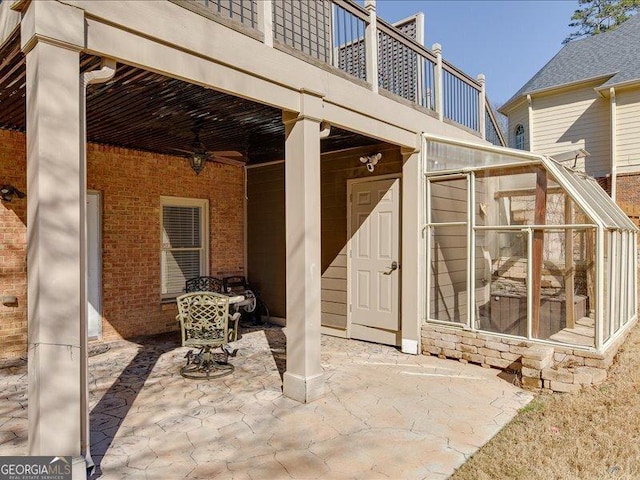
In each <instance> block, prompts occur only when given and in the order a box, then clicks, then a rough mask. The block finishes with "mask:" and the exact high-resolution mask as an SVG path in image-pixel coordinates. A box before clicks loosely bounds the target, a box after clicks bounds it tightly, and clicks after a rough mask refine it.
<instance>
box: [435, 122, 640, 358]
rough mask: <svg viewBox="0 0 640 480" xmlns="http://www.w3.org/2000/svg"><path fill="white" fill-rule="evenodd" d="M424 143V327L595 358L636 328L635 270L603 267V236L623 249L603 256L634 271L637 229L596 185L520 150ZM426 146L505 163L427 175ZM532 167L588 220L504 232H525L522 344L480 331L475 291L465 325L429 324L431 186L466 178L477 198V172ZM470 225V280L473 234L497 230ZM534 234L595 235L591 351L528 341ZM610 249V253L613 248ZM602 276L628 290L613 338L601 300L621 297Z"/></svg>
mask: <svg viewBox="0 0 640 480" xmlns="http://www.w3.org/2000/svg"><path fill="white" fill-rule="evenodd" d="M423 139H424V143H423V147H424V152H425V154H424V159H423V175H424V180H425V182H424V194H425V196H424V203H423V205H424V208H425V214H424V224H423V226H422V231H423V232H424V233H423V237H424V242H423V245H424V251H425V257H426V263H425V265H426V271H425V289H424V291H423V295H424V296H423V300H424V302H423V305H424V307H423V308H424V309H425V315H424V316H423V319H424V321H425V322H426V323H430V324H435V325H438V324H441V325H445V326H451V327H456V328H462V329H469V330H477V331H481V332H483V333H487V334H490V335H495V336H497V337H505V338H514V339H525V340H527V341H534V342H536V343H541V344H549V345H554V346H558V345H560V346H567V345H568V346H569V347H571V348H579V349H581V350H589V351H597V352H602V351H605V350H606V349H608V348H609V347H610V346H611V344H612V343H613V342H616V341H618V339H619V338H620V337H621V335H623V334H624V332H625V331H627V330H628V329H629V328H630V326H631V325H633V324H634V322H635V321H636V320H637V317H638V315H637V306H638V291H637V279H636V276H635V269H634V270H633V271H632V272H631V273H630V272H629V269H626V271H627V274H626V275H625V274H624V272H625V269H624V268H623V266H622V265H620V264H616V265H613V264H611V265H608V264H605V259H604V257H605V236H606V233H607V232H610V233H611V235H612V236H615V235H616V234H617V235H619V238H618V239H617V241H618V242H621V247H622V253H621V254H620V253H619V252H618V250H616V255H611V252H608V253H607V254H608V255H609V258H610V262H613V261H614V260H613V259H617V260H616V261H617V262H621V261H625V264H626V263H627V262H630V265H628V266H630V267H632V268H633V267H636V268H637V265H638V261H639V260H638V256H637V255H636V254H635V246H636V245H637V241H638V233H639V232H640V229H639V228H638V227H637V226H636V225H634V223H633V222H632V221H631V220H630V219H629V218H628V217H627V216H626V215H624V213H623V212H622V211H621V210H620V208H619V207H618V206H617V205H616V204H615V203H613V201H612V200H611V198H610V197H608V196H607V195H606V193H605V192H604V191H600V190H598V189H597V188H596V186H597V183H596V182H595V180H593V179H592V178H589V177H586V176H584V174H581V173H580V172H576V171H573V170H571V169H568V168H566V167H564V166H563V165H561V164H559V163H558V162H556V161H555V160H553V159H552V158H549V157H546V156H543V155H539V154H535V153H531V152H527V151H521V150H516V149H512V148H504V147H496V146H493V145H486V144H475V143H472V142H468V141H465V140H460V139H453V138H447V137H442V136H438V135H431V134H423ZM430 142H434V143H436V144H438V143H439V144H445V145H450V146H456V147H461V148H462V149H467V150H478V151H483V152H486V153H495V154H499V155H501V156H502V157H504V158H501V161H500V162H496V163H494V164H492V165H487V164H485V163H484V161H483V163H482V164H478V165H473V164H468V161H467V158H466V157H464V156H463V157H462V161H461V162H458V163H460V165H455V164H454V165H452V164H450V163H449V162H448V161H447V160H448V159H447V158H445V164H444V165H442V166H440V165H439V164H438V163H439V162H438V161H433V165H434V166H437V167H436V168H433V169H430V166H431V160H432V159H431V158H430V151H431V145H430ZM436 155H440V157H442V154H441V153H439V152H438V150H436ZM449 155H452V154H449ZM440 157H438V156H436V159H438V160H439V159H440ZM464 162H466V163H467V164H463V163H464ZM454 163H455V162H454ZM536 166H537V167H539V168H544V169H545V170H546V171H547V172H548V173H549V174H550V175H551V177H552V178H554V179H555V181H556V182H557V183H558V185H559V186H560V187H561V188H562V189H563V190H564V193H565V195H566V196H567V198H569V199H571V200H572V201H573V203H575V204H576V205H577V206H579V207H580V208H581V209H582V211H583V212H584V214H585V215H586V217H587V219H588V220H587V221H586V222H585V223H582V224H577V223H571V224H562V225H546V224H544V225H540V226H538V225H526V226H520V225H515V226H508V227H506V228H507V229H509V230H515V229H521V230H523V231H526V232H527V234H528V238H529V241H528V251H527V259H528V262H527V264H528V266H527V282H528V288H527V290H528V292H527V297H528V301H527V335H526V338H523V337H522V336H515V335H511V334H505V333H497V332H487V331H485V330H481V329H478V328H477V326H476V324H475V320H476V318H475V317H476V315H475V313H476V312H475V310H474V308H473V305H475V299H474V293H475V292H474V288H468V289H467V303H468V306H470V307H471V308H468V315H467V321H466V322H462V323H460V322H449V321H443V320H436V319H433V318H430V313H431V312H430V294H431V278H430V273H429V272H430V267H429V265H430V263H431V242H430V240H431V238H430V237H431V234H430V232H431V229H432V227H434V226H437V224H436V223H433V222H432V218H431V213H432V212H431V205H430V190H431V188H430V186H431V183H432V182H433V181H438V180H439V179H442V178H444V177H447V176H449V177H456V176H467V178H470V179H471V180H472V182H471V186H470V187H469V192H475V176H476V174H477V172H480V171H485V172H487V171H491V170H495V169H500V170H508V169H512V168H518V167H536ZM598 188H600V187H598ZM468 197H469V198H468V202H469V203H468V207H467V209H468V211H469V212H470V211H471V208H472V206H474V205H475V198H474V196H473V195H468ZM468 222H469V223H468V225H467V226H468V227H469V228H470V229H471V234H470V235H469V234H468V235H467V238H468V248H469V249H470V251H471V253H470V254H469V255H468V258H467V270H468V276H469V277H470V276H471V275H470V273H469V272H474V271H475V266H474V262H473V260H472V259H473V257H474V255H473V252H474V251H475V245H476V239H475V230H482V229H485V228H495V227H491V226H477V225H475V215H470V216H469V218H468ZM446 223H447V222H442V223H440V224H446ZM502 228H505V227H504V226H503V227H500V229H502ZM534 229H535V230H556V229H560V230H564V231H572V230H573V231H575V230H584V231H586V230H590V229H591V230H593V231H594V234H595V242H594V243H595V245H594V247H595V251H594V252H593V253H594V261H595V272H594V277H595V278H594V289H595V292H594V294H595V298H594V301H595V305H594V307H595V313H596V315H595V329H594V339H593V340H594V342H593V345H592V346H586V345H578V344H575V345H574V344H572V343H564V342H559V341H550V340H547V339H542V338H534V337H533V335H532V332H531V317H532V315H531V310H532V300H531V297H532V295H531V293H532V292H531V285H532V278H531V274H532V268H531V265H532V262H531V258H532V252H531V251H530V250H531V245H532V241H531V240H532V235H533V230H534ZM625 238H626V243H627V245H626V248H627V249H628V250H629V253H628V256H629V257H631V258H626V259H625V251H626V250H625V243H624V241H625ZM609 247H610V248H611V246H609ZM618 257H621V258H618ZM609 267H611V268H609ZM607 270H608V271H607ZM605 276H606V277H607V278H609V280H614V279H615V280H616V281H618V283H621V284H622V283H623V280H624V283H626V284H627V285H626V286H627V288H628V290H627V291H628V292H629V293H630V294H631V297H630V298H626V299H621V301H620V304H619V306H618V308H617V313H616V314H617V315H618V316H619V325H618V328H617V329H614V328H613V325H606V326H607V328H611V329H612V330H613V331H611V332H610V333H611V334H610V335H609V336H608V337H607V335H606V333H608V332H605V331H604V327H605V321H604V320H605V319H604V308H605V307H604V305H605V297H608V298H610V299H611V297H612V296H613V295H616V294H620V293H621V292H620V291H617V289H615V288H612V286H611V285H609V290H608V291H605V288H604V287H605V285H604V279H605ZM467 283H468V282H467ZM621 286H622V285H621ZM614 287H615V285H614ZM629 302H630V303H631V304H632V305H633V306H634V307H636V308H635V309H633V308H632V309H631V311H630V312H629V313H628V314H626V311H627V310H628V308H627V309H625V308H624V304H625V303H629ZM614 305H615V302H614V301H611V302H610V305H609V306H610V310H611V308H614V309H615V307H614ZM609 313H610V314H611V313H612V312H611V311H610V312H609ZM614 313H615V312H614ZM620 313H622V316H620ZM612 323H613V322H612Z"/></svg>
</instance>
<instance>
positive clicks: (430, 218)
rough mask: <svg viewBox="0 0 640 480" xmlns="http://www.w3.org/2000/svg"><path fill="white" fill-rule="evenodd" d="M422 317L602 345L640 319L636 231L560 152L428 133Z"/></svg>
mask: <svg viewBox="0 0 640 480" xmlns="http://www.w3.org/2000/svg"><path fill="white" fill-rule="evenodd" d="M425 193H426V224H425V237H426V242H425V243H426V265H427V275H426V299H427V303H426V311H427V315H426V316H427V321H428V322H432V323H441V324H447V325H457V326H460V327H462V328H465V329H470V330H475V331H484V332H488V333H492V334H498V335H505V336H513V337H519V338H523V339H528V340H538V341H541V342H551V343H556V344H566V345H571V346H578V347H587V348H589V347H590V348H595V349H597V350H603V349H605V348H606V347H607V345H608V344H609V343H610V342H612V341H613V340H614V339H615V338H616V337H617V336H618V335H619V334H621V333H622V331H623V330H624V327H625V326H626V325H628V324H629V323H630V322H632V321H633V320H634V319H635V316H636V305H637V290H636V270H637V256H636V243H637V233H638V230H637V228H636V227H635V225H634V224H633V223H632V222H631V221H630V220H629V218H628V217H627V216H626V215H625V214H624V213H623V212H622V210H620V208H619V207H618V206H617V205H616V204H615V202H613V201H612V199H611V198H610V197H609V196H608V195H607V194H606V193H605V192H604V190H602V188H601V187H600V186H599V185H598V183H597V182H596V181H595V180H594V179H593V178H591V177H588V176H586V175H584V174H582V173H578V172H576V171H573V170H571V169H569V168H566V167H565V166H563V165H561V164H560V163H558V162H555V161H554V160H552V159H550V158H547V157H543V156H538V155H533V154H530V153H524V152H523V153H520V152H516V151H513V150H509V149H501V148H495V147H471V146H468V145H463V144H458V143H455V142H450V141H444V140H433V139H428V140H427V148H426V174H425Z"/></svg>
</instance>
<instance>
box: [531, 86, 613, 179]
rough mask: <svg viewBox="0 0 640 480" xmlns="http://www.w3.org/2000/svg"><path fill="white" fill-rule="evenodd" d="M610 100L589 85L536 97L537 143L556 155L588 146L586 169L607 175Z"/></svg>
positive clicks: (536, 144)
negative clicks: (602, 96)
mask: <svg viewBox="0 0 640 480" xmlns="http://www.w3.org/2000/svg"><path fill="white" fill-rule="evenodd" d="M610 139H611V134H610V113H609V99H606V98H601V97H600V96H599V95H598V94H597V93H596V92H595V91H594V90H593V85H591V84H589V85H586V86H581V87H580V88H575V89H572V90H570V91H566V92H561V93H556V94H551V95H545V96H540V97H533V146H534V148H535V151H536V152H537V153H543V154H547V155H553V154H557V153H562V152H566V151H568V150H575V149H578V148H584V149H586V150H587V151H588V152H589V154H590V155H589V157H588V158H587V160H586V167H585V168H586V171H587V173H588V174H590V175H592V176H594V177H603V176H605V175H606V174H607V173H609V170H610V168H609V167H610V160H609V159H610V148H611V141H610Z"/></svg>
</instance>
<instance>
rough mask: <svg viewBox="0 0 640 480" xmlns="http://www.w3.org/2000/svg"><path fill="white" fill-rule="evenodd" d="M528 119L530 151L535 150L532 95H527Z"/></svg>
mask: <svg viewBox="0 0 640 480" xmlns="http://www.w3.org/2000/svg"><path fill="white" fill-rule="evenodd" d="M527 121H528V123H529V151H530V152H535V149H534V146H533V130H534V126H533V98H532V97H531V95H527Z"/></svg>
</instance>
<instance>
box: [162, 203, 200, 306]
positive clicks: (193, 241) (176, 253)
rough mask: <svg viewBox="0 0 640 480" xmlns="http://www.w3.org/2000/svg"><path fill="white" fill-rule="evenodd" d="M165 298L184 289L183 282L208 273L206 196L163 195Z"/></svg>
mask: <svg viewBox="0 0 640 480" xmlns="http://www.w3.org/2000/svg"><path fill="white" fill-rule="evenodd" d="M161 204H162V250H161V271H162V279H161V289H162V298H173V297H176V296H178V295H180V294H182V293H183V291H184V284H185V282H186V281H187V280H189V279H190V278H194V277H199V276H203V275H207V265H208V262H207V251H208V248H207V244H208V242H207V240H208V237H209V234H208V224H207V217H208V215H207V210H208V208H207V206H208V205H207V200H197V199H181V198H173V197H163V198H162V200H161Z"/></svg>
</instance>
